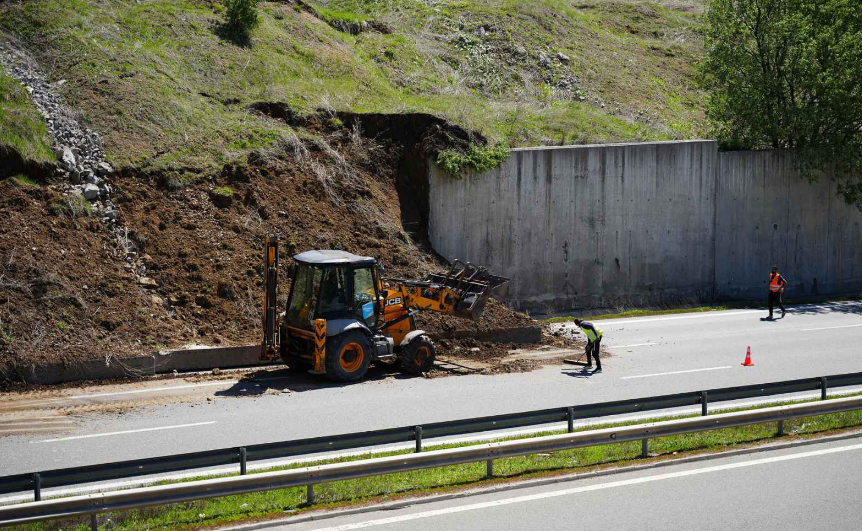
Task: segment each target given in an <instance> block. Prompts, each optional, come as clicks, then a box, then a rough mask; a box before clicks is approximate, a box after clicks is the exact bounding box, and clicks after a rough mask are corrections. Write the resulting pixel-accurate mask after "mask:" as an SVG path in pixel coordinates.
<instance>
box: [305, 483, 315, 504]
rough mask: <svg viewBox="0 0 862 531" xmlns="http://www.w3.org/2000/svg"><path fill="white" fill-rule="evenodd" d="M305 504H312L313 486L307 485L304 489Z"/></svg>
mask: <svg viewBox="0 0 862 531" xmlns="http://www.w3.org/2000/svg"><path fill="white" fill-rule="evenodd" d="M305 503H306V505H313V504H314V485H309V486H307V487H306V488H305Z"/></svg>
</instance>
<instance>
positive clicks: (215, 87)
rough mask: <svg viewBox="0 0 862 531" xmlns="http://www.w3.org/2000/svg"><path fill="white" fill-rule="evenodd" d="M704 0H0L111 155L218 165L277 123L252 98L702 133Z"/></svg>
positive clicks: (502, 124)
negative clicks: (242, 8) (239, 8)
mask: <svg viewBox="0 0 862 531" xmlns="http://www.w3.org/2000/svg"><path fill="white" fill-rule="evenodd" d="M701 3H702V2H701V1H700V0H671V1H659V2H634V1H630V0H629V1H626V0H622V1H621V0H615V1H612V0H593V1H583V0H579V1H577V2H571V1H563V0H560V1H551V0H536V1H534V2H517V1H514V0H490V1H482V2H480V1H476V0H470V1H464V0H441V1H438V2H426V1H422V0H385V1H384V0H365V1H358V0H329V1H326V0H318V1H316V2H313V3H304V2H299V3H297V0H286V1H282V2H264V3H262V4H261V5H260V13H261V24H260V26H259V27H258V28H257V29H256V30H255V31H254V33H253V35H252V39H251V42H250V43H236V42H233V41H232V40H230V39H229V38H227V37H226V36H225V35H224V32H223V31H222V28H221V23H222V22H223V18H224V15H223V7H222V4H221V2H218V1H215V0H197V1H195V0H137V1H133V0H33V1H28V2H11V3H10V2H7V3H4V4H2V5H0V28H2V30H3V31H6V32H9V33H10V34H12V35H14V36H15V37H16V38H18V39H20V40H21V42H23V43H24V44H25V45H26V46H27V47H28V49H29V50H30V51H31V52H32V53H33V54H34V55H35V56H36V59H37V60H38V61H39V62H40V63H41V64H42V65H45V70H46V71H47V72H48V74H49V76H50V77H51V79H52V80H60V79H65V80H66V81H67V82H66V83H65V84H63V85H62V91H63V95H64V97H65V99H66V100H67V101H68V102H70V103H71V104H73V105H74V106H76V107H77V108H79V109H80V110H82V111H83V114H84V118H85V120H86V121H87V122H88V125H90V126H92V127H93V128H94V129H95V130H97V131H99V132H100V133H101V134H102V135H103V140H104V141H105V146H106V148H107V150H108V153H109V157H110V158H111V159H112V161H113V162H114V163H115V164H118V165H121V166H122V165H135V166H139V167H144V168H170V167H195V168H203V169H206V168H213V167H218V166H220V165H222V164H224V163H225V162H228V161H231V160H234V159H235V158H237V157H238V156H240V155H242V154H243V153H245V152H247V151H249V150H251V149H255V148H258V147H261V146H267V145H270V144H272V143H273V142H275V141H276V140H277V139H279V138H280V137H283V136H284V135H286V134H287V132H286V130H287V129H288V126H287V125H285V124H283V123H277V122H275V121H273V120H271V119H268V118H264V117H260V116H257V115H255V114H254V113H251V112H249V109H248V105H249V104H252V103H255V102H259V101H280V102H286V103H287V104H288V105H290V107H291V108H293V109H294V110H296V111H297V112H299V113H307V112H310V111H313V110H316V109H334V110H351V111H360V112H365V111H376V112H386V113H399V112H405V111H420V112H428V113H432V114H435V115H438V116H442V117H445V118H447V119H449V120H451V121H453V122H455V123H457V124H459V125H462V126H465V127H467V128H470V129H473V130H476V131H479V132H481V133H483V134H484V135H486V136H488V137H489V138H490V139H491V140H492V141H494V142H500V143H504V144H507V145H535V144H548V143H552V144H559V143H576V142H601V141H621V140H655V139H671V138H691V137H696V136H699V135H702V134H703V131H704V126H703V123H702V122H703V113H702V110H701V104H700V100H701V95H700V93H699V92H698V90H697V89H696V88H695V87H694V81H693V75H694V69H693V63H694V61H695V60H696V59H697V58H698V56H699V54H700V53H701V45H700V43H699V38H698V37H697V35H696V24H697V18H698V15H699V13H700V11H701V9H702V6H701Z"/></svg>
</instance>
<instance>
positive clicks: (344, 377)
mask: <svg viewBox="0 0 862 531" xmlns="http://www.w3.org/2000/svg"><path fill="white" fill-rule="evenodd" d="M370 362H371V342H370V341H368V338H367V337H366V336H365V334H363V333H362V332H360V331H359V330H349V331H347V332H344V333H342V334H338V335H337V336H334V337H330V338H327V340H326V376H327V377H329V378H330V379H332V380H335V381H336V382H355V381H357V380H359V379H360V378H362V377H363V376H365V373H366V372H368V365H369V363H370Z"/></svg>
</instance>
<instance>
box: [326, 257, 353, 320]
mask: <svg viewBox="0 0 862 531" xmlns="http://www.w3.org/2000/svg"><path fill="white" fill-rule="evenodd" d="M347 273H348V270H347V269H346V268H343V267H328V268H326V269H325V270H324V273H323V284H321V286H320V307H319V313H320V317H321V318H329V319H334V318H337V317H346V316H348V315H350V313H351V305H350V302H351V301H350V297H349V296H348V293H349V291H348V286H347ZM345 314H347V315H345Z"/></svg>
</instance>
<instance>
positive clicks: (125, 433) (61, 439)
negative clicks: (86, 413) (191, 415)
mask: <svg viewBox="0 0 862 531" xmlns="http://www.w3.org/2000/svg"><path fill="white" fill-rule="evenodd" d="M216 422H218V421H215V420H211V421H209V422H195V423H193V424H177V425H176V426H160V427H158V428H141V429H139V430H128V431H112V432H108V433H93V434H91V435H75V436H73V437H60V438H58V439H45V440H44V441H30V443H31V444H33V443H50V442H59V441H74V440H77V439H92V438H93V437H108V436H111V435H127V434H129V433H143V432H145V431H162V430H175V429H178V428H193V427H195V426H207V425H209V424H215V423H216Z"/></svg>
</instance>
